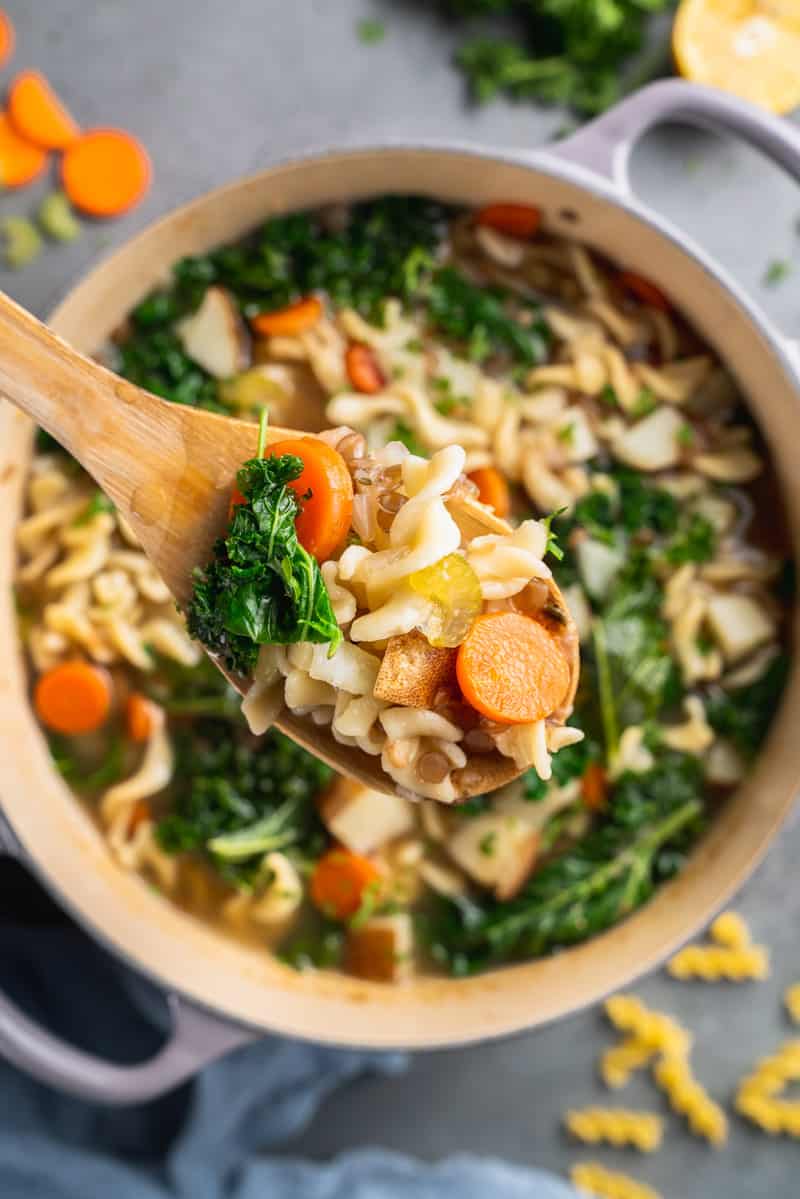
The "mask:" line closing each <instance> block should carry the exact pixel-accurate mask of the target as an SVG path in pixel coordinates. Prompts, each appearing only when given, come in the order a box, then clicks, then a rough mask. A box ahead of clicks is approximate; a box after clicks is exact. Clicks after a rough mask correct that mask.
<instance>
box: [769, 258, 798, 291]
mask: <svg viewBox="0 0 800 1199" xmlns="http://www.w3.org/2000/svg"><path fill="white" fill-rule="evenodd" d="M791 273H792V264H791V263H790V262H786V261H785V260H782V259H778V258H776V259H775V260H774V261H773V262H771V263H770V264H769V266H768V267H767V269H766V271H765V272H764V286H765V287H777V286H778V284H779V283H783V281H784V279H787V278H788V277H789V275H791Z"/></svg>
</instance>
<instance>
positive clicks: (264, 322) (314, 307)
mask: <svg viewBox="0 0 800 1199" xmlns="http://www.w3.org/2000/svg"><path fill="white" fill-rule="evenodd" d="M322 312H323V309H322V302H321V301H320V300H318V299H317V297H316V296H307V297H306V298H305V299H304V300H297V301H296V302H295V303H294V304H289V305H288V307H286V308H277V309H276V310H275V311H274V312H260V313H259V314H258V316H254V317H253V319H252V320H251V321H250V325H251V327H252V329H253V332H254V333H258V334H259V335H260V336H261V337H297V335H298V334H299V333H306V332H307V331H308V330H309V329H313V328H314V325H316V323H317V321H318V320H319V319H320V318H321V316H322Z"/></svg>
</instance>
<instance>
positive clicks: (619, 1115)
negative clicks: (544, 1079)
mask: <svg viewBox="0 0 800 1199" xmlns="http://www.w3.org/2000/svg"><path fill="white" fill-rule="evenodd" d="M564 1123H565V1124H566V1126H567V1128H568V1129H569V1131H570V1132H571V1133H572V1135H573V1136H574V1137H577V1138H578V1140H579V1141H586V1142H588V1143H589V1144H597V1143H598V1142H607V1143H608V1144H610V1145H617V1146H622V1145H631V1146H632V1147H633V1148H634V1149H639V1150H641V1152H642V1153H653V1152H654V1151H655V1150H656V1149H658V1148H659V1147H660V1145H661V1141H662V1139H663V1136H664V1121H663V1120H662V1119H661V1117H660V1116H657V1115H656V1114H655V1113H654V1112H636V1111H630V1110H628V1109H627V1108H610V1107H586V1108H583V1109H581V1110H579V1111H569V1112H567V1114H566V1116H565V1117H564Z"/></svg>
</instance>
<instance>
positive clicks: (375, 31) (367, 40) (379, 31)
mask: <svg viewBox="0 0 800 1199" xmlns="http://www.w3.org/2000/svg"><path fill="white" fill-rule="evenodd" d="M356 33H357V34H358V40H359V41H360V42H363V43H364V45H365V46H374V45H376V44H377V43H378V42H382V41H383V39H384V38H385V37H386V26H385V25H384V23H383V21H376V20H373V19H371V18H370V17H365V18H364V19H363V21H359V22H358V25H356Z"/></svg>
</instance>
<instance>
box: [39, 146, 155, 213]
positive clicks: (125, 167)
mask: <svg viewBox="0 0 800 1199" xmlns="http://www.w3.org/2000/svg"><path fill="white" fill-rule="evenodd" d="M152 173H153V172H152V167H151V165H150V159H149V157H148V154H147V151H146V150H145V148H144V146H143V145H142V143H141V142H140V141H138V139H137V138H135V137H133V135H132V134H130V133H126V132H125V131H124V130H122V129H90V130H89V131H88V133H82V134H81V135H80V136H79V137H77V138H76V139H75V141H73V142H72V143H71V144H70V145H69V146H67V148H66V150H65V151H64V157H63V159H62V160H61V181H62V183H63V185H64V191H65V192H66V193H67V195H68V197H69V198H70V200H71V201H72V203H73V204H74V205H75V207H76V208H79V209H80V210H81V212H88V213H89V215H90V216H98V217H111V216H119V215H120V214H121V213H123V212H127V210H128V209H129V208H132V207H133V205H134V204H137V203H138V202H139V200H141V198H142V196H143V195H144V194H145V192H146V191H147V189H148V187H149V186H150V179H151V176H152Z"/></svg>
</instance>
